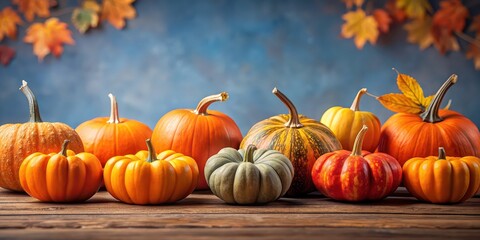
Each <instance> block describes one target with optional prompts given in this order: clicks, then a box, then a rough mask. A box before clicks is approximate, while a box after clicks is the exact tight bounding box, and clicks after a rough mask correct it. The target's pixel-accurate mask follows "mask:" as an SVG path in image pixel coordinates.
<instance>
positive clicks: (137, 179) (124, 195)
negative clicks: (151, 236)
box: [103, 139, 198, 205]
mask: <svg viewBox="0 0 480 240" xmlns="http://www.w3.org/2000/svg"><path fill="white" fill-rule="evenodd" d="M146 142H147V146H148V151H139V152H138V153H137V154H135V155H126V156H117V157H113V158H110V159H109V160H108V161H107V164H106V165H105V169H104V172H103V178H104V181H105V187H106V188H107V191H108V192H109V193H110V194H111V195H112V196H113V197H114V198H116V199H118V200H120V201H122V202H125V203H130V204H142V205H144V204H160V203H172V202H176V201H178V200H181V199H183V198H185V197H187V196H188V195H189V194H190V193H192V192H193V190H194V189H195V187H196V186H197V180H198V166H197V164H196V163H195V160H193V159H192V158H191V157H188V156H185V155H183V154H181V153H176V152H174V151H172V150H166V151H163V152H161V153H160V154H158V155H156V153H155V150H154V148H153V146H152V144H151V142H150V139H148V140H147V141H146ZM155 155H156V156H155Z"/></svg>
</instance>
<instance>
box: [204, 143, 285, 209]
mask: <svg viewBox="0 0 480 240" xmlns="http://www.w3.org/2000/svg"><path fill="white" fill-rule="evenodd" d="M293 175H294V170H293V166H292V164H291V163H290V160H288V158H287V157H285V155H283V154H282V153H280V152H279V151H275V150H266V149H258V150H257V148H256V147H255V145H249V146H248V147H247V150H243V149H240V150H238V151H237V150H235V149H233V148H224V149H222V150H220V152H219V153H218V154H215V155H213V156H211V157H210V158H209V159H208V161H207V164H206V165H205V178H206V179H207V183H208V186H209V187H210V189H211V190H212V192H213V194H215V195H216V196H217V197H219V198H220V199H222V200H223V201H225V202H227V203H230V204H262V203H268V202H272V201H275V200H277V199H278V198H280V197H281V196H283V195H284V194H285V193H286V192H287V190H288V189H289V188H290V184H291V183H292V178H293Z"/></svg>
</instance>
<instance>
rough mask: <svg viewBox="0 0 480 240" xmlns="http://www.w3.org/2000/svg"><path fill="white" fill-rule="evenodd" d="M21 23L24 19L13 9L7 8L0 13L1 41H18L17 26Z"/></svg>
mask: <svg viewBox="0 0 480 240" xmlns="http://www.w3.org/2000/svg"><path fill="white" fill-rule="evenodd" d="M21 23H22V19H20V17H19V16H18V14H17V13H16V12H15V11H13V9H12V8H11V7H6V8H4V9H3V10H2V11H0V41H2V40H3V38H4V37H9V38H11V39H17V25H19V24H21Z"/></svg>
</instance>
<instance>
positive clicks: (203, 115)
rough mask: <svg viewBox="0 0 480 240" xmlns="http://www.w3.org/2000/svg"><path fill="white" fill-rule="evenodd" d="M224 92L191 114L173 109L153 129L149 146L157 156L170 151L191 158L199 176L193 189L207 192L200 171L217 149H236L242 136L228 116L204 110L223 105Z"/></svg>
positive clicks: (199, 106) (199, 105)
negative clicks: (158, 153) (211, 106)
mask: <svg viewBox="0 0 480 240" xmlns="http://www.w3.org/2000/svg"><path fill="white" fill-rule="evenodd" d="M227 98H228V94H227V93H226V92H222V93H220V94H217V95H212V96H208V97H205V98H204V99H202V100H201V101H200V103H199V104H198V106H197V108H196V109H195V110H192V109H176V110H173V111H170V112H168V113H167V114H165V115H164V116H163V117H162V118H160V120H158V122H157V125H156V126H155V128H154V129H153V134H152V144H153V146H154V147H155V149H156V150H157V151H159V152H161V151H165V150H173V151H176V152H179V153H182V154H185V155H187V156H191V157H193V159H195V161H196V162H197V164H198V168H199V170H200V176H199V179H198V185H197V188H196V189H208V185H207V182H206V181H205V174H204V168H205V163H206V162H207V160H208V158H209V157H211V156H212V155H214V154H216V153H218V152H219V151H220V149H222V148H225V147H232V148H235V149H238V147H239V145H240V142H241V141H242V133H241V132H240V129H239V128H238V126H237V124H236V123H235V122H234V121H233V119H231V118H230V117H229V116H227V115H225V114H224V113H221V112H219V111H214V110H207V108H208V106H210V104H212V103H214V102H217V101H225V100H227Z"/></svg>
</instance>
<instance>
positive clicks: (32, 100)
mask: <svg viewBox="0 0 480 240" xmlns="http://www.w3.org/2000/svg"><path fill="white" fill-rule="evenodd" d="M20 91H22V93H23V94H25V96H26V97H27V99H28V107H29V109H30V119H29V120H28V121H29V122H42V118H41V117H40V109H39V108H38V103H37V98H36V97H35V95H34V94H33V92H32V90H31V89H30V88H29V87H28V83H27V82H26V81H25V80H22V86H21V87H20Z"/></svg>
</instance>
